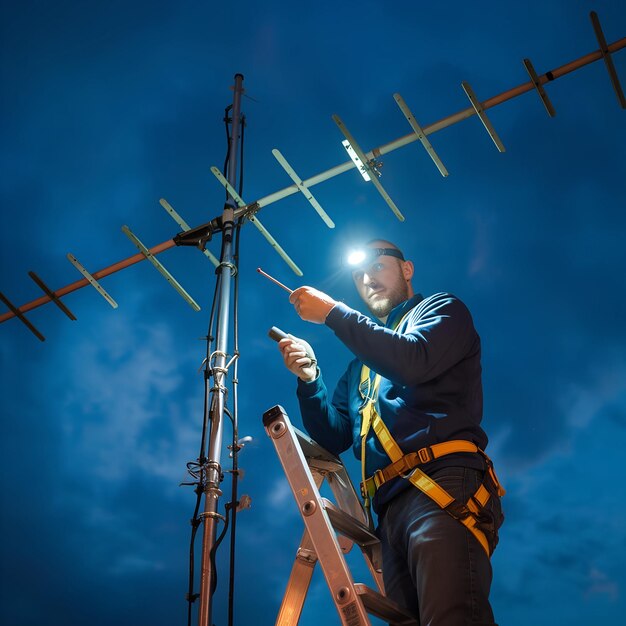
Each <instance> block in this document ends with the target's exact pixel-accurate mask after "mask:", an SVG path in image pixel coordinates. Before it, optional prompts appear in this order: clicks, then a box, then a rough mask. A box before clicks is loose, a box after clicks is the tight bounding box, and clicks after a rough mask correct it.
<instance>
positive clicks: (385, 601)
mask: <svg viewBox="0 0 626 626" xmlns="http://www.w3.org/2000/svg"><path fill="white" fill-rule="evenodd" d="M354 590H355V591H356V592H357V594H358V596H359V597H360V598H361V601H362V602H363V606H365V610H366V611H367V612H368V613H370V614H371V615H374V616H376V617H379V618H380V619H382V620H386V621H387V622H390V623H391V624H393V626H419V622H418V621H417V620H416V619H415V618H414V617H413V616H412V615H411V614H410V613H409V612H408V611H407V610H406V609H405V608H403V607H401V606H400V605H398V604H396V603H395V602H394V601H393V600H390V599H389V598H386V597H385V596H383V595H381V594H380V593H378V592H377V591H374V590H373V589H370V588H369V587H368V586H367V585H364V584H363V583H355V584H354Z"/></svg>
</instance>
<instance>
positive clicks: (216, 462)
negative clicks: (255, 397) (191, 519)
mask: <svg viewBox="0 0 626 626" xmlns="http://www.w3.org/2000/svg"><path fill="white" fill-rule="evenodd" d="M234 92H235V93H234V97H233V107H232V127H231V134H230V139H229V146H228V150H229V154H228V182H229V183H230V184H231V186H232V187H233V188H236V185H237V157H238V154H237V151H238V146H239V137H240V132H241V119H240V118H241V96H242V94H243V75H241V74H236V75H235V86H234ZM234 211H235V201H234V199H233V197H232V196H231V195H230V193H229V195H228V200H227V202H226V204H225V206H224V212H223V214H222V255H221V258H220V263H219V265H218V267H217V270H216V272H217V275H218V284H219V287H218V291H217V294H216V298H217V331H216V342H215V345H216V350H215V351H214V352H213V353H212V354H211V355H210V356H209V362H208V363H207V367H208V368H209V369H210V372H211V378H212V385H211V388H210V390H209V391H207V393H209V394H210V397H209V398H207V400H208V401H207V402H206V403H205V406H206V407H207V408H206V409H205V410H207V411H209V415H208V417H209V424H210V425H209V449H208V454H207V457H206V459H200V463H201V465H202V466H203V469H202V489H203V492H204V512H203V513H202V521H203V531H204V532H203V539H202V574H201V579H200V608H199V614H198V624H199V626H210V625H211V624H212V621H211V611H212V596H213V591H214V588H215V584H216V578H215V568H214V561H213V554H212V552H213V550H214V546H215V540H216V534H217V524H218V521H219V520H220V519H222V516H221V515H220V514H219V513H218V511H217V508H218V501H219V498H220V496H221V495H222V492H221V490H220V482H221V480H222V468H221V465H220V454H221V448H222V434H223V425H224V407H225V404H226V393H227V390H226V386H225V382H226V377H227V374H228V367H229V365H230V363H229V362H228V326H229V315H230V301H231V297H230V296H231V284H232V278H233V276H234V274H235V272H236V271H237V268H236V266H235V264H234V263H233V230H234ZM231 362H232V359H231ZM202 453H204V451H203V452H202Z"/></svg>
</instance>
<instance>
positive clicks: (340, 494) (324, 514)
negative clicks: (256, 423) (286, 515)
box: [263, 405, 419, 626]
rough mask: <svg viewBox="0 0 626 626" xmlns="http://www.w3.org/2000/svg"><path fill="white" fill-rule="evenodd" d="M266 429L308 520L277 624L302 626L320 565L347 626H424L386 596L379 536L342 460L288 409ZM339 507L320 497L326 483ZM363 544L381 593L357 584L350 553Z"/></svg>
mask: <svg viewBox="0 0 626 626" xmlns="http://www.w3.org/2000/svg"><path fill="white" fill-rule="evenodd" d="M263 425H264V426H265V431H266V432H267V434H268V436H269V437H270V438H271V440H272V442H273V443H274V447H275V448H276V453H277V454H278V458H279V459H280V462H281V464H282V466H283V470H284V471H285V476H286V477H287V480H288V482H289V486H290V487H291V491H292V492H293V495H294V498H295V500H296V503H297V506H298V510H299V511H300V514H301V516H302V520H303V521H304V526H305V531H304V535H303V536H302V541H301V542H300V546H299V548H298V551H297V553H296V558H295V562H294V564H293V568H292V570H291V575H290V577H289V582H288V584H287V590H286V592H285V595H284V597H283V601H282V604H281V607H280V611H279V613H278V617H277V619H276V626H296V624H298V620H299V619H300V615H301V613H302V608H303V606H304V601H305V599H306V594H307V591H308V588H309V584H310V582H311V578H312V576H313V570H314V569H315V564H316V563H317V562H318V561H319V563H320V565H321V566H322V571H323V573H324V577H325V579H326V584H327V585H328V588H329V590H330V594H331V597H332V600H333V602H334V604H335V607H336V609H337V613H338V614H339V618H340V620H341V624H342V625H343V626H371V622H370V619H369V615H374V616H376V617H379V618H380V619H383V620H386V621H387V622H389V623H390V624H393V625H394V626H419V625H418V622H417V621H416V620H415V618H414V617H413V616H412V615H410V614H409V613H408V612H407V610H406V609H404V608H402V607H400V606H399V605H398V604H396V603H395V602H393V601H392V600H390V599H388V598H386V597H385V595H384V586H383V579H382V554H381V546H380V541H379V539H378V537H376V535H375V534H374V533H373V532H372V531H371V530H370V528H369V526H368V521H367V515H366V513H365V510H364V509H363V506H362V504H361V501H360V499H359V497H358V496H357V494H356V492H355V490H354V487H353V485H352V482H351V481H350V478H349V476H348V473H347V471H346V469H345V467H344V466H343V464H342V463H341V461H340V460H339V459H338V458H337V457H336V456H335V455H334V454H331V453H330V452H328V451H327V450H325V449H324V448H322V447H321V446H320V445H319V444H317V443H315V441H313V440H312V439H310V438H309V437H308V436H307V435H305V434H304V433H302V432H300V431H299V430H298V429H297V428H294V426H293V425H292V424H291V421H290V420H289V417H288V415H287V413H286V412H285V410H284V409H283V407H281V406H280V405H276V406H274V407H272V408H271V409H269V410H267V411H266V412H265V413H264V414H263ZM324 479H326V480H327V481H328V485H329V486H330V489H331V490H332V493H333V495H334V498H335V500H336V503H333V502H331V501H330V500H328V499H327V498H324V497H322V496H321V495H320V492H319V488H320V486H321V485H322V483H323V482H324ZM355 543H356V544H357V545H358V546H359V547H360V548H361V550H362V552H363V556H364V558H365V561H366V563H367V565H368V567H369V570H370V572H371V573H372V576H373V578H374V581H375V583H376V586H377V587H378V590H374V589H371V588H369V587H367V586H366V585H364V584H361V583H355V582H354V580H353V578H352V574H351V573H350V570H349V568H348V565H347V563H346V560H345V558H344V554H345V553H347V552H349V551H350V550H351V548H352V546H353V544H355Z"/></svg>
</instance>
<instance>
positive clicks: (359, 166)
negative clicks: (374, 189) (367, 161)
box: [341, 139, 372, 182]
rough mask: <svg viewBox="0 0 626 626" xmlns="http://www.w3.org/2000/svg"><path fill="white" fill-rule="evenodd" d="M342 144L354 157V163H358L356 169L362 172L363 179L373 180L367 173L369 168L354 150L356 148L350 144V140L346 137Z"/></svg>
mask: <svg viewBox="0 0 626 626" xmlns="http://www.w3.org/2000/svg"><path fill="white" fill-rule="evenodd" d="M341 145H342V146H343V147H344V148H345V149H346V152H347V153H348V155H349V156H350V158H351V159H352V161H353V163H354V164H355V165H356V169H357V170H359V172H361V176H363V179H364V180H366V181H367V182H369V181H370V180H372V179H371V178H370V175H369V174H368V173H367V168H366V167H365V165H364V163H363V161H361V159H359V155H358V154H357V153H356V152H355V151H354V148H353V147H352V146H351V145H350V142H349V141H348V140H347V139H344V140H343V141H342V142H341Z"/></svg>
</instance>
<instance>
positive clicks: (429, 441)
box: [279, 239, 504, 626]
mask: <svg viewBox="0 0 626 626" xmlns="http://www.w3.org/2000/svg"><path fill="white" fill-rule="evenodd" d="M350 261H351V264H352V266H353V269H352V278H353V280H354V283H355V286H356V288H357V291H358V292H359V295H360V296H361V298H362V299H363V301H364V302H365V304H366V305H367V307H368V308H369V310H370V311H371V313H372V314H373V315H374V316H375V317H376V318H377V319H378V320H379V321H373V320H372V319H371V318H369V317H367V316H365V315H363V314H361V313H359V312H358V311H355V310H354V309H351V308H349V307H348V306H346V305H345V304H343V303H342V302H337V301H336V300H334V299H333V298H331V297H330V296H328V295H327V294H325V293H322V292H320V291H318V290H316V289H313V288H312V287H306V286H305V287H300V288H298V289H296V290H295V291H294V292H293V293H292V294H291V295H290V298H289V301H290V302H291V303H292V304H293V305H294V307H295V310H296V312H297V313H298V315H299V316H300V317H301V318H302V319H303V320H306V321H309V322H314V323H317V324H326V326H328V327H329V328H330V329H331V330H333V332H334V333H335V335H336V336H337V337H338V338H339V340H340V341H342V342H343V343H344V344H345V346H346V347H347V348H348V349H349V350H350V351H351V352H352V353H353V354H354V356H355V357H356V358H355V359H354V360H353V361H352V362H351V363H350V365H349V366H348V369H347V371H346V372H345V374H344V375H343V376H342V377H341V379H340V381H339V383H338V385H337V387H336V389H335V392H334V395H333V396H332V399H331V397H330V395H329V393H328V390H327V388H326V385H325V383H324V380H323V378H322V374H321V372H320V370H319V368H318V367H317V361H316V359H315V355H314V352H313V350H312V348H311V346H310V345H309V344H308V343H307V342H306V341H304V340H302V339H298V338H295V337H293V338H292V337H290V338H287V339H282V340H281V341H280V342H279V349H280V350H281V353H282V355H283V359H284V361H285V365H286V366H287V368H288V369H289V370H290V371H291V372H293V373H294V374H295V375H296V376H298V389H297V395H298V400H299V403H300V409H301V413H302V418H303V422H304V426H305V428H306V429H307V430H308V432H309V434H310V435H311V437H313V438H314V439H315V440H316V441H317V442H318V443H319V444H320V445H322V446H324V447H325V448H326V449H328V450H329V451H331V452H333V453H335V454H339V453H341V452H343V451H345V450H347V449H348V448H349V447H350V445H352V447H353V449H354V454H355V456H356V457H357V458H360V459H361V467H362V483H361V493H362V496H363V497H364V500H365V504H366V507H367V508H368V509H369V506H370V504H371V505H373V508H374V511H375V512H376V513H377V516H378V528H377V534H378V535H379V536H380V539H381V543H382V550H383V578H384V582H385V591H386V594H387V596H388V597H390V598H391V599H393V600H395V601H396V602H398V603H399V604H400V605H403V606H406V607H407V608H409V609H410V610H412V611H414V613H415V616H416V618H417V619H418V620H419V622H420V624H422V626H460V625H461V624H467V625H476V626H478V625H481V626H482V625H492V624H494V617H493V612H492V610H491V606H490V604H489V590H490V587H491V578H492V570H491V564H490V560H489V558H490V556H491V554H492V552H493V550H494V549H495V547H496V544H497V542H498V528H499V527H500V525H501V524H502V521H503V515H502V512H501V508H500V496H502V495H504V490H503V489H502V487H501V486H500V484H499V483H498V479H497V478H496V475H495V473H494V470H493V466H492V464H491V461H490V460H489V458H488V457H487V455H486V454H485V453H484V449H485V446H486V445H487V436H486V435H485V433H484V431H483V430H482V428H481V427H480V422H481V419H482V404H483V403H482V383H481V365H480V338H479V336H478V333H477V332H476V330H475V328H474V324H473V321H472V317H471V315H470V312H469V311H468V309H467V307H466V306H465V305H464V304H463V303H462V302H461V301H460V300H459V299H458V298H456V297H454V296H452V295H450V294H447V293H438V294H435V295H433V296H430V297H428V298H423V297H422V296H421V295H420V294H415V293H414V291H413V287H412V284H411V279H412V278H413V273H414V265H413V263H412V262H411V261H407V260H405V259H404V255H403V254H402V252H401V251H400V250H399V248H398V247H397V246H395V245H394V244H392V243H390V242H389V241H384V240H378V239H377V240H373V241H370V242H368V243H367V244H366V247H365V248H364V249H363V250H362V251H361V256H360V257H356V258H352V259H351V260H350Z"/></svg>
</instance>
